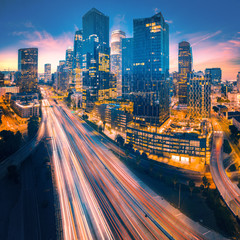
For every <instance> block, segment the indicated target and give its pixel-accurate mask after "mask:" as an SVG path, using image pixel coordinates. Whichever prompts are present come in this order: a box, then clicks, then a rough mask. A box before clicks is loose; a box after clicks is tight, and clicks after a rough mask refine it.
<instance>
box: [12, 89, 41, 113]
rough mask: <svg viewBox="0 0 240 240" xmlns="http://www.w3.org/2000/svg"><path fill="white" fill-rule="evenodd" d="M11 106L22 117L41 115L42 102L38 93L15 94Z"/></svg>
mask: <svg viewBox="0 0 240 240" xmlns="http://www.w3.org/2000/svg"><path fill="white" fill-rule="evenodd" d="M11 107H12V108H13V110H14V111H15V112H16V113H17V114H18V115H19V116H20V117H22V118H29V117H33V116H39V109H40V104H39V101H38V94H37V93H28V94H13V96H12V97H11Z"/></svg>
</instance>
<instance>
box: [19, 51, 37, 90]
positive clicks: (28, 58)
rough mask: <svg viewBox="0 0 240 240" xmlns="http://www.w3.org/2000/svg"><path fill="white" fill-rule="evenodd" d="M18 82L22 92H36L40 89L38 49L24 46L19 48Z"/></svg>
mask: <svg viewBox="0 0 240 240" xmlns="http://www.w3.org/2000/svg"><path fill="white" fill-rule="evenodd" d="M18 71H20V72H21V78H20V81H19V82H18V85H19V87H20V91H21V92H36V91H37V89H38V78H37V77H38V49H37V48H22V49H19V50H18Z"/></svg>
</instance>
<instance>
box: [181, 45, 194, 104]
mask: <svg viewBox="0 0 240 240" xmlns="http://www.w3.org/2000/svg"><path fill="white" fill-rule="evenodd" d="M178 47H179V48H178V73H179V82H178V101H179V104H184V105H186V104H187V103H188V87H187V82H188V74H189V73H191V72H192V49H191V46H190V43H188V42H186V41H183V42H180V43H179V46H178Z"/></svg>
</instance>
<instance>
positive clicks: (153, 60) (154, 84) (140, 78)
mask: <svg viewBox="0 0 240 240" xmlns="http://www.w3.org/2000/svg"><path fill="white" fill-rule="evenodd" d="M168 77H169V27H168V24H167V23H166V22H165V20H164V18H163V16H162V14H161V13H157V14H155V15H154V16H152V17H150V18H141V19H134V20H133V84H134V86H133V91H134V92H141V93H143V94H141V101H142V106H141V109H151V110H149V111H148V110H146V111H145V110H144V111H142V112H143V113H144V114H145V115H143V116H139V115H136V118H135V119H142V120H143V122H144V121H145V120H144V119H151V117H153V118H154V119H155V120H154V121H151V122H152V123H153V122H155V123H156V124H158V125H161V124H162V123H163V122H164V121H165V120H166V119H167V118H168V117H169V87H168V82H167V81H166V78H168ZM135 99H138V98H135ZM144 99H145V100H144ZM134 104H138V101H137V100H136V103H134ZM145 105H146V106H145ZM155 108H158V109H159V111H157V113H158V114H157V115H158V116H157V118H158V120H156V116H155V112H153V111H152V110H153V109H155Z"/></svg>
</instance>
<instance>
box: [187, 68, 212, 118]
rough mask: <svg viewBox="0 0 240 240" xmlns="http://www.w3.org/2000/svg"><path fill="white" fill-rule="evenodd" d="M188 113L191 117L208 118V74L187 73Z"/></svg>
mask: <svg viewBox="0 0 240 240" xmlns="http://www.w3.org/2000/svg"><path fill="white" fill-rule="evenodd" d="M188 92H189V111H190V112H189V113H190V116H191V118H193V119H196V118H210V113H211V81H210V77H209V75H205V76H198V75H195V74H193V73H192V74H190V75H189V85H188Z"/></svg>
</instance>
